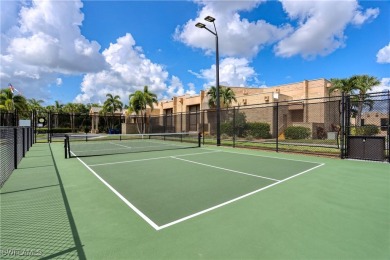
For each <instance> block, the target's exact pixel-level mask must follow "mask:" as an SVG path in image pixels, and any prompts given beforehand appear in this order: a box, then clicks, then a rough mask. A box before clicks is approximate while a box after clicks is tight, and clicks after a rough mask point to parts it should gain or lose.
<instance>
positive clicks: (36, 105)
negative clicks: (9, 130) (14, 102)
mask: <svg viewBox="0 0 390 260" xmlns="http://www.w3.org/2000/svg"><path fill="white" fill-rule="evenodd" d="M42 103H43V100H41V99H39V100H36V99H35V98H31V99H27V106H28V110H30V111H33V110H36V111H41V110H43V109H44V108H43V107H42V105H41V104H42Z"/></svg>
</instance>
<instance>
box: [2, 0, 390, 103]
mask: <svg viewBox="0 0 390 260" xmlns="http://www.w3.org/2000/svg"><path fill="white" fill-rule="evenodd" d="M0 7H1V60H0V61H1V68H0V80H1V87H2V88H6V87H7V86H8V83H11V84H12V85H13V86H14V87H15V88H16V89H17V90H19V91H20V92H21V93H22V94H23V95H24V96H26V97H27V98H36V99H42V100H44V101H45V104H46V105H48V104H53V103H54V101H55V100H58V101H60V102H61V103H67V102H82V103H89V102H97V103H98V102H104V100H105V95H106V94H107V93H111V94H117V95H120V96H121V98H122V101H123V102H125V103H126V104H127V102H128V95H129V94H130V93H133V92H134V91H136V90H138V89H143V86H144V85H148V86H149V88H150V89H151V90H152V91H154V92H155V93H157V94H158V96H159V99H169V98H171V97H172V96H173V95H183V94H189V95H194V94H196V93H199V91H200V90H202V89H206V88H207V87H209V86H212V85H214V84H215V37H214V36H213V35H212V34H211V33H209V32H207V31H206V30H204V29H199V28H196V27H195V26H194V25H195V23H197V22H202V23H205V24H206V25H207V26H208V27H209V28H210V29H212V28H213V27H212V24H210V23H208V22H206V21H204V20H203V19H204V17H205V16H207V15H211V16H213V17H215V18H216V21H215V22H216V26H217V31H218V36H219V49H220V82H221V84H222V85H227V86H248V87H257V88H258V87H272V86H276V85H281V84H287V83H292V82H299V81H302V80H305V79H308V80H310V79H318V78H326V79H330V78H343V77H350V76H352V75H355V74H369V75H372V76H375V77H377V78H378V79H379V80H380V81H381V82H382V84H381V86H379V87H377V88H376V89H375V90H377V91H382V90H389V89H390V2H389V1H355V0H343V1H335V0H321V1H300V0H295V1H291V0H281V1H264V0H255V1H228V0H224V1H207V0H194V1H59V0H56V1H44V2H43V1H27V0H23V1H1V6H0Z"/></svg>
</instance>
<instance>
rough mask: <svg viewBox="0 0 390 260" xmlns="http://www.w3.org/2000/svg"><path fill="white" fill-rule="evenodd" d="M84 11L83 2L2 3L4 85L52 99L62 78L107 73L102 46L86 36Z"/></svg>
mask: <svg viewBox="0 0 390 260" xmlns="http://www.w3.org/2000/svg"><path fill="white" fill-rule="evenodd" d="M82 6H83V4H82V2H81V1H80V0H76V1H37V0H33V1H32V2H27V1H2V2H1V25H2V26H1V43H2V44H1V45H2V46H1V55H0V60H1V64H2V66H1V68H0V80H1V82H2V83H1V84H3V82H6V81H11V82H12V83H15V84H18V86H19V88H20V89H23V93H24V94H26V95H30V96H38V95H39V96H40V97H42V98H47V96H48V91H47V90H46V89H47V87H48V86H49V85H52V84H57V81H56V79H57V78H58V76H59V75H60V74H68V75H79V74H80V73H85V72H93V71H99V70H101V69H103V68H105V66H106V63H105V61H104V58H103V56H102V55H101V53H99V49H100V45H99V44H98V43H97V42H95V41H89V40H87V39H86V38H85V37H84V36H83V35H81V32H80V28H79V26H81V25H82V21H83V19H84V15H83V13H82V12H81V10H80V9H81V8H82ZM10 16H12V19H10ZM9 19H10V20H9ZM32 79H33V80H32Z"/></svg>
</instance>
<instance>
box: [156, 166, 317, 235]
mask: <svg viewBox="0 0 390 260" xmlns="http://www.w3.org/2000/svg"><path fill="white" fill-rule="evenodd" d="M323 165H325V163H323V164H320V165H317V166H315V167H313V168H310V169H308V170H306V171H303V172H300V173H297V174H295V175H293V176H290V177H288V178H286V179H283V180H281V181H279V182H275V183H272V184H270V185H268V186H265V187H263V188H260V189H258V190H255V191H252V192H250V193H247V194H244V195H242V196H240V197H237V198H234V199H232V200H229V201H226V202H224V203H221V204H218V205H216V206H213V207H211V208H208V209H205V210H202V211H199V212H197V213H195V214H192V215H189V216H187V217H184V218H181V219H178V220H175V221H172V222H170V223H167V224H165V225H162V226H159V227H158V229H157V230H161V229H164V228H167V227H170V226H173V225H175V224H178V223H180V222H183V221H185V220H188V219H191V218H194V217H197V216H199V215H202V214H205V213H207V212H209V211H212V210H214V209H218V208H220V207H223V206H226V205H228V204H230V203H233V202H235V201H238V200H241V199H243V198H246V197H248V196H251V195H253V194H256V193H258V192H260V191H263V190H266V189H268V188H271V187H273V186H276V185H278V184H281V183H283V182H285V181H287V180H290V179H292V178H295V177H297V176H299V175H301V174H304V173H307V172H309V171H312V170H314V169H316V168H318V167H321V166H323Z"/></svg>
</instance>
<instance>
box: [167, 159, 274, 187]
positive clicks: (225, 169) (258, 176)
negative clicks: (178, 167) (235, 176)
mask: <svg viewBox="0 0 390 260" xmlns="http://www.w3.org/2000/svg"><path fill="white" fill-rule="evenodd" d="M171 158H173V159H177V160H181V161H185V162H189V163H194V164H199V165H202V166H207V167H211V168H215V169H219V170H224V171H228V172H235V173H239V174H243V175H248V176H252V177H257V178H262V179H267V180H271V181H280V180H277V179H273V178H269V177H264V176H261V175H255V174H251V173H246V172H240V171H236V170H231V169H227V168H222V167H218V166H214V165H209V164H204V163H200V162H195V161H190V160H186V159H182V158H177V157H175V156H171Z"/></svg>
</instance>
